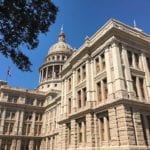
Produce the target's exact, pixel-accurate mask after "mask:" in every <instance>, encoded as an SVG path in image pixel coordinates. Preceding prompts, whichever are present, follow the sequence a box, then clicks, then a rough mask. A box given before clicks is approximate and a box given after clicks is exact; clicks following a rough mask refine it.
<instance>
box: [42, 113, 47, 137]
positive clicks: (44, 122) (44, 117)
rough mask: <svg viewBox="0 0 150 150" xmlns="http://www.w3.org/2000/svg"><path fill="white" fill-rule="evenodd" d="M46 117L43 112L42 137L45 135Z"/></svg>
mask: <svg viewBox="0 0 150 150" xmlns="http://www.w3.org/2000/svg"><path fill="white" fill-rule="evenodd" d="M46 115H47V112H45V113H44V114H43V119H42V122H43V124H42V135H44V134H45V133H46Z"/></svg>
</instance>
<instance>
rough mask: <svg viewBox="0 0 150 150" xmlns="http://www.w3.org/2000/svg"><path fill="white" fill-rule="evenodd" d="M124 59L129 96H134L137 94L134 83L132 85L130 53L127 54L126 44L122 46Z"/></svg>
mask: <svg viewBox="0 0 150 150" xmlns="http://www.w3.org/2000/svg"><path fill="white" fill-rule="evenodd" d="M122 59H123V64H124V75H125V82H126V84H127V91H128V96H129V98H134V97H135V94H134V90H133V85H132V78H131V71H130V66H129V61H128V55H127V50H126V47H125V46H124V45H123V46H122Z"/></svg>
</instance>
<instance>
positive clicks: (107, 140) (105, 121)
mask: <svg viewBox="0 0 150 150" xmlns="http://www.w3.org/2000/svg"><path fill="white" fill-rule="evenodd" d="M108 127H109V126H108V120H107V117H106V116H104V141H105V142H106V145H108V142H109V128H108Z"/></svg>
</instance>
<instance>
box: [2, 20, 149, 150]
mask: <svg viewBox="0 0 150 150" xmlns="http://www.w3.org/2000/svg"><path fill="white" fill-rule="evenodd" d="M0 150H150V35H148V34H146V33H144V32H143V31H142V30H141V29H139V28H137V27H136V26H134V27H131V26H128V25H125V24H124V23H121V22H119V21H117V20H114V19H110V20H109V21H108V22H106V24H104V25H103V26H102V27H101V28H100V29H99V30H98V31H97V32H96V33H95V34H94V35H92V36H91V37H87V38H86V39H85V41H84V43H83V44H82V45H81V47H80V48H79V49H78V50H75V49H72V47H71V46H70V45H69V44H67V42H66V38H65V33H64V31H63V30H61V32H60V33H59V35H58V41H57V43H56V44H54V45H52V46H51V47H50V48H49V50H48V54H47V56H46V57H45V59H44V63H43V64H42V65H41V67H40V68H39V85H38V87H37V88H36V89H33V90H29V89H23V88H17V87H12V86H10V85H8V84H7V82H6V81H0Z"/></svg>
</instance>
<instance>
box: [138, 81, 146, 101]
mask: <svg viewBox="0 0 150 150" xmlns="http://www.w3.org/2000/svg"><path fill="white" fill-rule="evenodd" d="M143 80H144V79H143V78H139V83H140V86H139V87H140V89H141V96H142V98H144V99H145V93H144V81H143Z"/></svg>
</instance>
